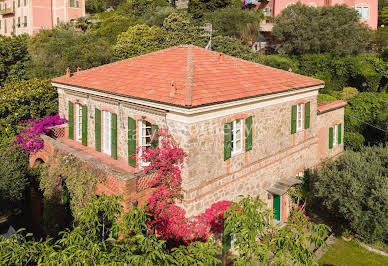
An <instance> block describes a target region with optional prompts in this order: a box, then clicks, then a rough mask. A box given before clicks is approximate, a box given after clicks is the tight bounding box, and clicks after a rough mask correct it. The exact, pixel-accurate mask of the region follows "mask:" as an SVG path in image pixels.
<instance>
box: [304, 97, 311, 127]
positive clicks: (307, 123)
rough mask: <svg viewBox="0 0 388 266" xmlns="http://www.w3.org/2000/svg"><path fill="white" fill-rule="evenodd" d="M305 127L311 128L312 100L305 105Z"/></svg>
mask: <svg viewBox="0 0 388 266" xmlns="http://www.w3.org/2000/svg"><path fill="white" fill-rule="evenodd" d="M304 128H305V129H308V128H310V102H307V103H306V104H305V105H304Z"/></svg>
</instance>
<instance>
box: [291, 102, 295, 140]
mask: <svg viewBox="0 0 388 266" xmlns="http://www.w3.org/2000/svg"><path fill="white" fill-rule="evenodd" d="M295 133H296V105H293V106H292V108H291V134H295Z"/></svg>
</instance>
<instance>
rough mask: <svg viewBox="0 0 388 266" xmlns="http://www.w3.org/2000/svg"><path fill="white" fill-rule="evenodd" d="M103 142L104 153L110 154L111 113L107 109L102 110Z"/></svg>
mask: <svg viewBox="0 0 388 266" xmlns="http://www.w3.org/2000/svg"><path fill="white" fill-rule="evenodd" d="M103 127H104V129H103V134H104V135H103V142H104V153H106V154H108V155H112V113H111V112H108V111H104V112H103Z"/></svg>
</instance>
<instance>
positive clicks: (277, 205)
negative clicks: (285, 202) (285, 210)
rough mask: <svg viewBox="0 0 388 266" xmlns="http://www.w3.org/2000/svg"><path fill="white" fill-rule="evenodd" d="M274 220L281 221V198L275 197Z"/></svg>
mask: <svg viewBox="0 0 388 266" xmlns="http://www.w3.org/2000/svg"><path fill="white" fill-rule="evenodd" d="M273 218H274V219H275V220H276V221H280V196H279V195H275V194H274V195H273Z"/></svg>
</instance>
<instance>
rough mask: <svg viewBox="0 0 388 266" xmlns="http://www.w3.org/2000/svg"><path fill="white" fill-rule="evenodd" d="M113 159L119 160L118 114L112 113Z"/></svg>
mask: <svg viewBox="0 0 388 266" xmlns="http://www.w3.org/2000/svg"><path fill="white" fill-rule="evenodd" d="M111 123H112V158H113V159H115V160H117V114H114V113H112V121H111Z"/></svg>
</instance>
